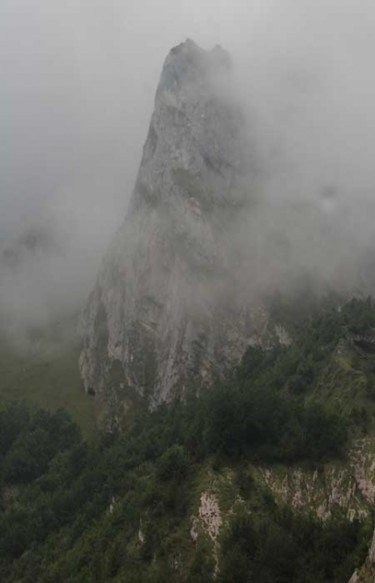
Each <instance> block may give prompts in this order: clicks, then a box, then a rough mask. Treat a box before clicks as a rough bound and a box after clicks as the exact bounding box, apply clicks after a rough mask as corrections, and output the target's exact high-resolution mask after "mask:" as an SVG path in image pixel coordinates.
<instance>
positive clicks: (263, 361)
mask: <svg viewBox="0 0 375 583" xmlns="http://www.w3.org/2000/svg"><path fill="white" fill-rule="evenodd" d="M373 327H375V311H374V309H373V307H372V303H371V302H370V301H368V302H361V301H352V302H350V303H348V304H347V305H345V306H343V307H342V308H341V310H337V309H327V311H326V312H324V313H323V314H322V315H320V316H317V317H314V318H312V319H311V321H309V323H308V325H307V326H306V327H305V328H304V329H302V330H301V331H300V332H299V335H298V338H297V339H296V340H295V342H294V343H293V344H292V345H291V346H289V347H284V346H280V345H275V346H273V347H269V348H267V349H261V348H250V349H249V350H248V351H247V353H246V354H245V355H244V358H243V360H242V362H241V364H240V366H239V367H238V369H237V370H234V371H232V372H231V373H230V374H229V375H228V378H227V379H226V381H225V382H222V383H217V384H215V385H214V386H212V387H211V388H210V389H209V390H207V391H206V392H204V393H203V394H202V396H201V397H200V398H191V399H189V400H188V401H187V402H186V403H174V404H172V405H169V406H164V407H162V408H161V409H159V410H158V411H156V412H154V413H147V412H141V411H136V412H134V417H133V420H132V423H131V424H129V426H128V429H127V430H126V432H123V433H122V434H118V435H115V434H113V435H104V436H102V437H101V438H100V439H99V440H97V441H94V442H91V443H87V442H86V441H85V440H83V439H82V437H81V435H80V432H79V430H78V429H77V426H76V425H75V424H74V423H73V422H72V420H71V418H70V417H69V416H68V415H67V414H66V413H64V412H62V411H56V412H54V413H51V412H46V411H35V410H34V409H31V410H30V409H29V408H28V407H27V405H26V404H24V403H21V404H20V403H18V404H17V403H8V405H7V406H5V407H3V409H2V410H1V412H0V492H1V499H0V580H1V581H4V582H7V581H9V582H11V581H17V582H20V583H22V582H25V583H26V582H31V581H38V582H39V581H40V582H44V583H47V582H51V583H52V582H53V583H58V582H60V581H61V582H65V581H72V582H86V581H99V582H101V581H103V582H107V581H119V582H126V583H127V582H130V583H135V582H137V583H138V582H140V581H142V582H146V583H147V582H150V583H154V582H156V583H158V582H160V583H164V582H165V581H171V582H176V583H177V582H186V583H207V582H209V581H214V580H216V581H218V582H219V583H232V582H233V583H242V582H248V581H262V583H283V582H285V583H286V582H296V583H299V582H301V583H302V582H304V583H305V582H306V583H310V582H311V583H312V582H322V583H324V582H327V583H328V582H329V583H334V582H337V583H341V582H346V581H348V580H349V578H350V576H351V574H352V573H353V571H354V569H355V568H357V567H359V566H360V565H361V564H362V563H363V561H364V558H365V556H366V553H367V550H368V542H369V541H370V538H371V532H372V528H373V523H372V517H371V516H368V517H367V518H366V519H361V521H358V520H353V521H349V520H348V518H347V516H346V515H344V513H343V511H342V510H339V509H335V508H332V516H331V517H330V518H329V519H327V520H326V521H324V522H323V521H321V520H320V519H318V517H317V516H316V515H315V514H310V513H309V512H303V511H301V510H300V511H298V512H297V511H296V510H292V509H291V508H286V507H285V506H283V505H282V504H281V503H280V502H277V500H276V498H275V497H274V495H273V493H272V491H271V490H270V489H269V488H268V487H266V486H265V483H264V482H262V481H260V480H259V479H257V478H256V477H255V476H256V475H258V474H257V472H258V473H259V471H260V470H257V472H255V471H253V470H252V468H262V467H263V468H270V467H272V465H273V464H280V463H282V464H288V465H291V464H294V463H296V462H298V463H299V464H308V466H309V467H310V468H311V467H312V468H317V469H319V468H320V467H321V466H322V464H324V463H325V462H326V461H327V460H330V463H334V461H335V460H338V458H340V460H341V461H342V460H344V459H345V455H346V451H347V447H348V445H349V444H350V443H351V440H352V439H353V437H357V436H364V435H366V434H367V433H369V432H371V431H372V427H373V408H372V405H373V401H374V397H373V391H372V387H373V384H372V383H373V376H372V375H373V370H374V363H375V360H374V359H375V354H373V353H372V352H371V350H372V348H371V347H372V333H373V332H372V331H373ZM353 375H354V376H353ZM357 377H358V378H360V379H361V381H360V382H359V383H357V384H355V383H354V385H353V378H357ZM347 378H348V379H349V380H347ZM349 386H350V387H351V391H352V392H351V393H350V395H351V399H355V398H356V395H357V398H358V402H359V403H360V404H359V407H360V408H361V407H366V410H367V416H366V417H363V416H361V415H359V414H358V411H359V410H360V409H358V408H353V407H348V406H347V404H348V402H349V399H348V397H347V392H346V391H347V388H348V387H349ZM364 387H365V390H364ZM341 392H343V399H342V400H343V402H344V404H343V406H341V407H337V402H340V403H341V399H340V394H341ZM356 392H357V393H358V394H357V393H356ZM203 492H209V493H212V495H214V496H215V498H216V499H217V501H218V504H219V507H220V512H221V513H222V516H221V523H222V526H221V529H220V533H219V537H218V539H217V541H216V543H214V542H213V540H212V539H211V538H210V535H209V531H208V529H207V525H206V526H205V524H204V522H202V520H203V519H202V517H201V516H200V515H199V512H198V507H199V504H200V499H201V495H202V493H203ZM193 517H195V520H196V521H197V524H198V526H197V527H196V528H197V530H196V532H197V534H196V536H195V537H194V538H192V536H191V534H190V533H191V528H192V525H193V523H194V518H193ZM216 565H218V567H219V570H218V571H217V575H216V579H215V576H214V575H215V569H216Z"/></svg>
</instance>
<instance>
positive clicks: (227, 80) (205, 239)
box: [80, 40, 251, 414]
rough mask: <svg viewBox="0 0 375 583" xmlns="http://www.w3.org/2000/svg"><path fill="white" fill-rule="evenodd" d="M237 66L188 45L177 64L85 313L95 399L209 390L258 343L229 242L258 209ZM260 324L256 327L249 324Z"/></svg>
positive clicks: (165, 77)
mask: <svg viewBox="0 0 375 583" xmlns="http://www.w3.org/2000/svg"><path fill="white" fill-rule="evenodd" d="M232 74H233V73H232V67H231V59H230V57H229V55H228V53H226V52H225V51H224V50H223V49H222V48H220V47H215V48H214V49H213V50H211V51H205V50H202V49H201V48H199V47H198V46H197V45H196V44H195V43H194V42H193V41H191V40H187V41H186V42H184V43H183V44H181V45H179V46H177V47H175V48H173V49H172V50H171V51H170V53H169V55H168V56H167V58H166V61H165V64H164V67H163V71H162V74H161V79H160V82H159V86H158V88H157V92H156V97H155V109H154V113H153V115H152V119H151V123H150V127H149V131H148V136H147V139H146V144H145V146H144V150H143V157H142V161H141V165H140V169H139V173H138V177H137V180H136V185H135V188H134V191H133V194H132V197H131V201H130V205H129V209H128V212H127V216H126V218H125V220H124V223H123V224H122V226H121V227H120V229H119V231H118V233H117V234H116V236H115V238H114V240H113V242H112V244H111V246H110V249H109V250H108V252H107V254H106V256H105V258H104V260H103V263H102V265H101V268H100V271H99V274H98V278H97V283H96V285H95V288H94V290H93V292H92V294H91V296H90V298H89V301H88V304H87V306H86V309H85V310H84V314H83V322H82V326H83V338H84V344H83V350H82V353H81V358H80V368H81V374H82V378H83V380H84V385H85V388H86V391H88V392H90V393H92V394H95V395H96V396H97V397H98V398H99V400H100V401H101V402H102V403H104V404H105V405H106V407H107V409H108V407H109V409H110V410H112V411H115V412H116V414H117V413H118V411H119V409H118V404H119V403H120V402H121V403H123V404H124V403H125V404H126V403H128V402H129V400H130V401H132V400H133V398H134V397H136V398H137V399H138V397H141V398H143V399H146V402H147V405H148V406H149V407H150V408H154V407H156V406H158V405H159V404H160V403H161V402H164V401H170V400H172V399H174V398H184V397H185V396H186V395H187V394H189V392H194V393H196V392H197V391H198V390H199V387H200V386H202V384H204V383H206V382H210V381H211V380H212V376H213V370H214V369H215V371H216V374H217V372H218V371H219V372H220V371H221V370H223V368H224V367H225V365H226V364H227V363H229V362H232V361H233V359H238V358H239V356H240V355H241V354H242V352H243V350H244V348H245V346H246V345H247V343H248V340H249V338H248V336H247V332H246V331H245V323H244V322H245V319H244V318H243V317H241V316H240V314H239V312H238V306H236V300H235V294H234V290H235V282H234V281H233V269H232V268H233V257H231V251H230V247H231V246H230V241H231V234H232V232H233V229H234V228H235V223H236V218H237V217H238V216H239V215H240V213H241V211H242V210H243V208H244V206H245V205H247V204H248V201H247V196H246V194H245V190H244V188H243V185H242V184H241V176H242V165H243V152H244V149H243V148H244V142H243V137H242V126H243V120H242V116H241V113H240V110H239V108H238V106H237V104H236V102H235V100H234V98H233V96H232V94H231V88H232V85H233V79H232ZM250 328H251V326H250Z"/></svg>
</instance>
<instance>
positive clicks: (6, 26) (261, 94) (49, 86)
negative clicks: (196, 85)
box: [0, 0, 375, 310]
mask: <svg viewBox="0 0 375 583" xmlns="http://www.w3.org/2000/svg"><path fill="white" fill-rule="evenodd" d="M374 30H375V4H374V3H373V2H372V1H370V0H215V1H214V0H2V1H1V3H0V86H1V95H0V135H1V140H0V152H1V155H0V246H1V245H2V244H5V242H8V241H9V240H10V239H12V238H14V237H17V236H18V234H19V233H22V232H23V231H24V230H25V229H26V228H28V227H29V226H30V225H31V226H33V225H37V226H39V225H40V224H42V225H43V224H47V223H48V224H50V225H52V230H54V231H56V232H57V233H58V234H59V237H60V238H61V240H65V241H66V247H65V248H64V250H62V251H61V253H60V255H59V256H58V257H54V258H53V259H51V261H49V262H46V261H44V260H43V261H40V262H39V264H38V265H34V266H33V268H30V269H31V271H32V272H33V273H34V278H35V285H34V287H33V285H31V283H30V294H29V297H28V299H27V300H23V302H24V303H25V310H26V309H28V310H30V306H31V307H32V308H33V307H35V309H36V310H37V307H38V303H39V304H40V305H39V308H40V307H41V305H42V304H43V305H44V304H45V301H44V300H45V298H44V296H43V294H42V293H41V290H42V284H41V283H40V282H43V286H44V288H43V290H44V289H47V290H49V291H48V297H49V298H55V297H57V296H58V293H59V292H58V290H59V289H61V280H62V279H63V280H64V282H65V288H66V290H67V291H66V293H65V291H64V296H65V297H67V295H69V293H71V294H72V295H73V296H74V297H76V295H79V293H80V290H81V284H82V283H84V284H86V283H87V282H88V281H89V280H90V278H92V277H93V274H94V273H95V269H96V265H97V262H98V258H99V257H100V256H101V254H102V252H103V249H104V248H105V246H106V244H107V242H108V239H109V237H110V234H111V233H113V231H114V229H115V226H116V225H118V224H119V222H120V220H121V218H122V217H123V215H124V212H125V208H126V203H127V201H128V199H129V196H130V194H131V190H132V187H133V184H134V180H135V175H136V171H137V168H138V165H139V161H140V156H141V150H142V145H143V142H144V140H145V136H146V131H147V126H148V122H149V118H150V115H151V112H152V107H153V99H154V93H155V89H156V85H157V81H158V77H159V74H160V70H161V66H162V63H163V60H164V58H165V56H166V54H167V52H168V51H169V49H170V48H171V47H172V46H174V45H176V44H178V43H180V42H181V41H183V40H184V39H185V38H186V37H191V38H193V39H194V40H195V41H196V42H198V43H199V44H201V45H202V46H203V47H211V46H212V45H214V44H216V43H219V44H222V45H223V46H224V47H225V48H226V49H228V50H229V51H230V52H231V53H232V56H233V60H234V63H235V67H236V72H237V83H238V92H239V95H240V96H241V99H242V100H243V103H244V107H245V109H246V111H247V114H248V117H249V124H248V125H249V131H251V132H252V135H253V137H255V141H256V144H257V149H258V150H259V156H260V159H261V163H262V165H263V169H264V172H265V176H266V177H267V180H265V184H266V186H265V188H264V196H265V197H270V198H271V199H274V198H294V199H295V198H297V199H298V198H299V197H300V198H303V197H304V198H308V199H309V200H315V199H316V201H317V204H322V205H324V204H328V206H329V205H331V204H333V205H335V204H341V201H343V202H342V205H345V204H350V205H351V207H350V208H351V209H355V208H356V206H357V205H363V204H364V201H366V200H370V201H371V200H372V199H373V198H375V197H374V186H375V164H374V159H375V115H374V113H373V109H374V104H375V67H374V65H373V58H374V55H375V34H374ZM327 192H329V193H334V195H335V196H334V197H333V199H334V202H332V201H331V202H330V201H328V203H327V197H326V193H327ZM319 197H321V198H319ZM328 198H330V197H328ZM331 198H332V197H331ZM337 201H338V202H337ZM327 208H328V207H327ZM331 210H332V209H331ZM350 212H351V211H350ZM345 228H348V229H349V230H350V229H352V228H355V229H357V228H359V229H362V231H363V233H361V237H363V238H364V239H365V240H366V241H367V239H368V238H369V237H370V236H371V237H372V233H371V230H372V220H371V216H369V214H368V213H364V214H363V215H361V214H359V215H358V217H357V218H356V220H355V222H354V223H348V225H345ZM56 266H57V267H56ZM38 270H39V271H38ZM27 277H28V278H31V279H32V274H31V273H30V274H28V276H27ZM31 279H30V280H29V281H31ZM20 281H21V280H20ZM20 281H18V280H17V286H15V284H14V281H13V283H11V282H7V285H9V286H10V288H9V289H15V287H18V288H19V287H20V286H21V287H22V285H21V284H20ZM1 283H3V287H4V285H5V284H4V275H2V274H1V273H0V284H1ZM23 287H24V286H23ZM31 290H34V292H33V293H32V291H31ZM8 293H9V292H8ZM33 296H34V299H33ZM51 301H52V300H51ZM33 302H35V303H33ZM17 309H18V308H17Z"/></svg>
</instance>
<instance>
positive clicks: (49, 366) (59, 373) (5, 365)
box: [0, 320, 97, 438]
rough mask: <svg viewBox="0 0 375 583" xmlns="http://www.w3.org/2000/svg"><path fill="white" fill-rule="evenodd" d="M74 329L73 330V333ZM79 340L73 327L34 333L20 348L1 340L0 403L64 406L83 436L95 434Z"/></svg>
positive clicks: (66, 325)
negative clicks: (82, 375)
mask: <svg viewBox="0 0 375 583" xmlns="http://www.w3.org/2000/svg"><path fill="white" fill-rule="evenodd" d="M72 328H73V330H72ZM78 356H79V340H78V338H77V335H76V333H75V331H74V324H72V322H71V321H70V320H69V321H68V322H65V323H64V324H58V323H57V324H54V325H51V326H50V327H49V329H47V330H46V329H41V330H38V331H35V333H34V336H33V337H31V338H28V339H27V340H26V342H23V344H22V345H21V346H19V344H14V342H11V341H10V340H9V339H8V338H7V337H6V336H5V335H3V336H2V337H0V400H1V401H3V402H7V401H11V400H25V401H26V402H27V403H29V404H30V405H31V406H33V407H37V408H41V407H42V408H45V409H50V410H51V411H56V410H57V409H58V408H60V407H63V408H64V409H66V410H67V411H68V412H69V413H70V414H71V416H72V418H73V419H74V421H75V422H76V423H77V424H78V425H79V426H80V428H81V430H82V432H83V435H84V436H85V437H86V438H91V437H93V436H94V435H95V434H96V413H97V411H96V407H95V403H94V402H93V399H92V398H91V397H90V396H89V395H87V394H86V393H85V391H84V390H83V386H82V381H81V379H80V375H79V370H78V364H77V363H78Z"/></svg>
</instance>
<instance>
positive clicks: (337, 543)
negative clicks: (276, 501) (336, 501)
mask: <svg viewBox="0 0 375 583" xmlns="http://www.w3.org/2000/svg"><path fill="white" fill-rule="evenodd" d="M366 536H367V527H366V525H362V524H361V523H359V522H358V521H353V522H349V521H348V520H347V519H346V518H344V517H340V516H339V517H335V518H333V519H331V520H329V521H327V522H325V523H322V522H320V521H319V520H318V519H316V518H314V517H312V516H305V515H296V514H293V513H292V512H291V511H290V510H289V509H287V508H281V509H280V508H278V507H276V506H274V507H273V509H272V510H269V512H268V513H267V515H264V514H261V515H253V514H249V513H241V514H239V513H237V514H236V515H234V516H233V518H232V520H231V523H230V526H229V528H228V529H227V531H226V533H225V535H224V537H223V540H222V545H221V548H222V549H225V550H223V552H222V560H221V572H220V576H219V579H218V581H219V583H232V582H233V583H248V582H251V581H262V583H289V582H290V581H293V583H316V582H317V581H319V583H334V582H337V583H341V582H344V581H348V580H349V578H350V577H351V575H352V573H353V570H354V568H355V565H356V564H357V561H361V560H363V559H364V557H365V554H366V550H365V549H364V548H363V547H362V543H361V541H362V540H363V539H364V538H366Z"/></svg>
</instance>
